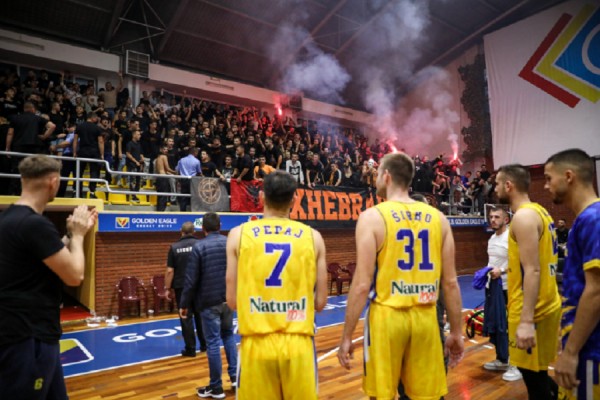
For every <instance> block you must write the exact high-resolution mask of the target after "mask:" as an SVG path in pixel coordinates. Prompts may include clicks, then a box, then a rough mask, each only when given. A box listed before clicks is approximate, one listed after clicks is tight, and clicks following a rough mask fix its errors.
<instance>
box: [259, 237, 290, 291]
mask: <svg viewBox="0 0 600 400" xmlns="http://www.w3.org/2000/svg"><path fill="white" fill-rule="evenodd" d="M276 251H281V255H280V256H279V259H278V260H277V263H276V264H275V268H273V272H271V275H270V276H269V277H268V278H267V279H265V286H270V287H281V285H282V282H281V273H282V272H283V269H284V268H285V266H286V265H287V262H288V260H289V259H290V256H291V255H292V245H291V244H290V243H265V254H273V253H275V252H276Z"/></svg>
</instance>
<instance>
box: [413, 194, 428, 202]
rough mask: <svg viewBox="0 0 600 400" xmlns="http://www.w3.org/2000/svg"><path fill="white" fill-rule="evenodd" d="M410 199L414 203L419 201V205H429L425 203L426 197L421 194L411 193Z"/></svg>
mask: <svg viewBox="0 0 600 400" xmlns="http://www.w3.org/2000/svg"><path fill="white" fill-rule="evenodd" d="M410 198H411V199H413V200H414V201H419V202H421V203H425V204H429V202H428V201H427V197H425V196H424V195H422V194H421V193H413V194H411V195H410Z"/></svg>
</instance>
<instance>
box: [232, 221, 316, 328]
mask: <svg viewBox="0 0 600 400" xmlns="http://www.w3.org/2000/svg"><path fill="white" fill-rule="evenodd" d="M239 246H240V247H239V249H240V250H239V258H238V269H237V271H238V272H237V273H238V279H237V281H238V284H237V285H238V286H237V304H238V306H237V307H238V329H239V333H240V335H242V336H245V335H262V334H268V333H275V332H279V333H297V334H305V335H314V330H315V328H314V318H315V307H314V290H315V285H316V280H317V266H316V255H315V248H314V241H313V235H312V230H311V228H310V227H309V226H307V225H304V224H302V223H300V222H297V221H292V220H289V219H285V218H265V219H260V220H257V221H251V222H247V223H245V224H243V225H242V226H241V238H240V245H239Z"/></svg>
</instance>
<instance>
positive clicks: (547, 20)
mask: <svg viewBox="0 0 600 400" xmlns="http://www.w3.org/2000/svg"><path fill="white" fill-rule="evenodd" d="M484 44H485V59H486V67H487V77H488V85H489V96H490V112H491V122H492V142H493V152H494V165H495V166H500V165H503V164H509V163H515V162H518V163H521V164H524V165H534V164H540V163H543V162H545V161H546V159H547V158H548V157H549V156H550V155H552V154H554V153H556V152H558V151H561V150H564V149H567V148H572V147H579V148H582V149H585V150H586V151H587V152H588V153H589V154H590V155H592V156H595V155H600V140H599V139H598V127H599V126H600V6H599V3H598V2H597V1H586V0H581V1H580V0H576V1H569V2H565V3H562V4H560V5H558V6H556V7H553V8H550V9H548V10H546V11H544V12H542V13H539V14H536V15H534V16H532V17H530V18H527V19H524V20H522V21H519V22H517V23H515V24H513V25H510V26H508V27H506V28H503V29H501V30H498V31H496V32H494V33H491V34H489V35H486V36H485V39H484Z"/></svg>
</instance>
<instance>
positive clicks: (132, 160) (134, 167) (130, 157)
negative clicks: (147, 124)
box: [125, 131, 144, 202]
mask: <svg viewBox="0 0 600 400" xmlns="http://www.w3.org/2000/svg"><path fill="white" fill-rule="evenodd" d="M141 137H142V133H141V132H140V131H135V132H133V137H132V138H131V142H129V143H128V144H127V150H126V153H125V154H127V171H128V172H142V170H143V168H144V155H143V154H142V145H141V143H140V139H141ZM141 178H142V177H141V176H140V175H135V176H130V177H129V190H131V191H132V192H139V191H140V181H141ZM131 201H134V202H139V201H140V200H139V199H138V197H137V196H136V195H132V196H131Z"/></svg>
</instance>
